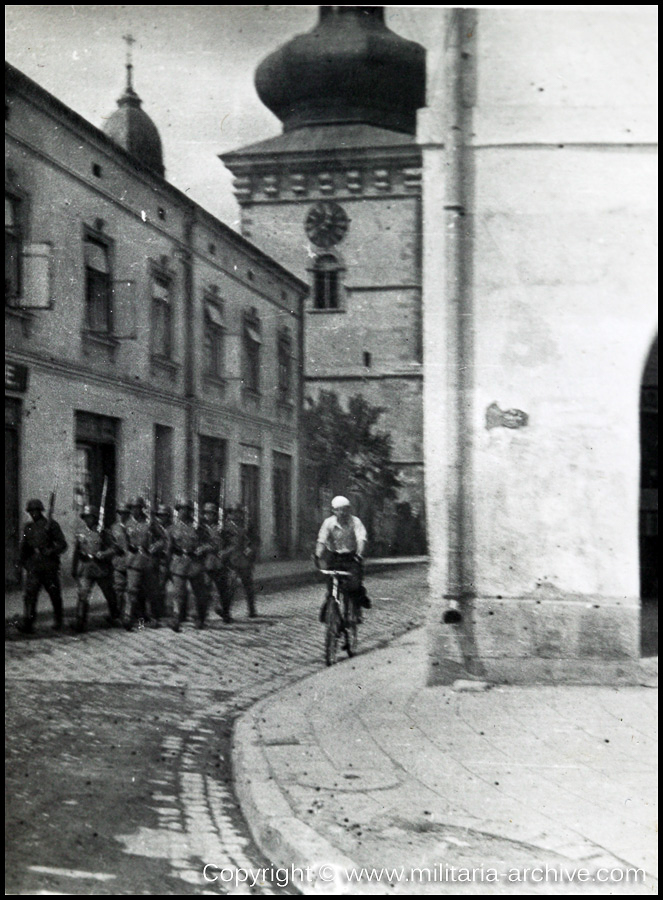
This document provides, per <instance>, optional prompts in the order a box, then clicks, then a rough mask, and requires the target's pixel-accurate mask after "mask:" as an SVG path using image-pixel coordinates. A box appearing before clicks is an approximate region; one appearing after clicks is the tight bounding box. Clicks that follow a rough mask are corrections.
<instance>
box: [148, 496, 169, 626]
mask: <svg viewBox="0 0 663 900" xmlns="http://www.w3.org/2000/svg"><path fill="white" fill-rule="evenodd" d="M164 510H165V508H164V507H159V510H158V512H157V515H158V516H159V517H160V518H161V519H162V520H163V518H164ZM150 540H151V543H150V548H149V553H150V560H151V573H150V576H151V577H150V614H151V618H152V622H153V623H154V624H155V625H158V623H159V620H160V619H161V618H163V617H164V616H165V615H166V613H167V602H166V584H167V582H168V578H169V573H168V526H167V525H166V524H164V522H163V521H159V520H158V519H155V520H154V521H153V522H152V523H151V532H150Z"/></svg>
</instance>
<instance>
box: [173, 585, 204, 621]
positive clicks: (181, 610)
mask: <svg viewBox="0 0 663 900" xmlns="http://www.w3.org/2000/svg"><path fill="white" fill-rule="evenodd" d="M172 578H173V602H174V604H175V609H174V610H173V613H174V616H173V620H174V623H176V624H181V623H182V622H184V621H185V619H186V614H187V607H188V605H189V592H188V589H187V588H188V585H189V584H190V585H191V590H192V591H193V596H194V598H195V601H196V613H197V616H198V623H199V624H200V625H204V623H205V619H206V618H207V599H208V592H207V584H206V583H205V576H204V574H202V572H201V573H200V574H199V575H173V576H172Z"/></svg>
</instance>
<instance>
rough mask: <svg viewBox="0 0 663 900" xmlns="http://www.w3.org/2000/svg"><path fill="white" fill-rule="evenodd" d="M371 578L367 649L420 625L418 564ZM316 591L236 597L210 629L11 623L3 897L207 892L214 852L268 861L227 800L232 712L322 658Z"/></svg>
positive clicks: (217, 861)
mask: <svg viewBox="0 0 663 900" xmlns="http://www.w3.org/2000/svg"><path fill="white" fill-rule="evenodd" d="M367 587H368V590H369V593H370V595H371V597H372V598H373V600H374V608H373V609H372V610H370V611H369V612H368V613H367V615H366V617H365V618H366V622H365V624H364V625H363V626H362V627H361V629H360V647H359V649H360V652H362V651H364V650H369V649H374V648H376V647H379V646H382V645H384V644H385V643H387V642H389V641H390V640H391V639H392V638H393V637H394V636H396V635H399V634H402V633H403V632H405V631H407V630H409V629H410V628H412V627H415V626H416V625H419V624H421V623H422V621H423V616H424V612H425V606H424V605H423V603H424V597H425V569H424V568H423V567H413V568H411V569H401V570H398V571H393V572H391V573H384V574H379V575H378V574H376V575H372V576H371V577H370V578H368V579H367ZM321 596H322V587H321V585H317V586H309V587H302V588H296V589H292V590H288V591H283V592H281V593H276V594H272V595H269V596H267V597H264V598H259V607H258V608H259V612H260V614H261V615H260V618H258V619H255V620H249V619H247V618H246V611H245V607H244V605H243V599H242V598H240V600H239V601H238V603H237V608H236V610H235V614H236V616H237V621H236V623H235V624H233V625H230V626H227V625H224V624H222V622H221V620H220V619H219V618H218V617H216V616H215V615H214V614H212V616H211V618H210V623H209V626H208V628H207V629H206V630H205V631H196V630H194V629H193V627H192V626H191V625H188V624H187V625H186V626H185V627H184V629H183V631H182V632H181V633H180V634H174V633H173V632H172V631H171V630H170V629H169V628H161V629H158V630H151V629H139V630H137V631H135V632H133V633H130V634H127V633H126V632H124V631H123V630H110V629H99V630H92V631H90V632H89V633H88V634H86V635H83V636H74V635H69V634H65V635H63V636H61V637H55V636H51V635H49V634H48V633H43V634H42V633H40V634H39V635H38V636H36V637H34V638H23V637H18V636H17V635H14V634H10V635H9V639H8V640H6V642H5V656H6V729H7V745H6V758H7V764H6V807H7V808H6V819H7V834H8V836H9V837H8V840H7V851H6V867H7V873H8V874H7V878H6V890H7V892H8V893H19V894H39V893H49V894H55V893H68V894H106V893H109V894H110V893H118V894H128V893H132V894H133V893H144V894H151V893H166V894H187V893H191V894H200V893H208V894H213V893H219V892H224V888H223V885H221V884H219V883H218V882H216V883H210V884H207V885H206V884H205V882H204V881H203V879H202V869H203V866H204V864H205V863H210V864H213V865H215V866H217V867H230V868H233V867H238V868H247V869H257V868H259V867H260V866H264V865H268V861H266V860H264V859H262V857H261V854H260V853H259V851H258V850H257V849H256V848H255V846H254V845H253V843H252V841H251V840H250V838H249V836H248V831H247V829H246V827H245V825H244V823H243V820H242V818H241V815H240V814H239V812H238V807H237V804H236V801H235V799H234V795H233V789H232V781H231V772H230V737H231V733H232V723H233V720H234V718H235V717H236V716H237V714H238V713H239V712H240V711H242V710H243V709H246V708H247V707H248V706H250V705H251V704H252V703H253V702H255V701H256V700H258V699H262V698H264V697H267V696H268V695H269V694H270V693H271V692H273V691H275V690H278V689H280V688H283V687H285V686H286V685H288V684H291V683H293V682H295V681H297V680H298V679H301V678H304V677H306V676H307V675H310V674H312V673H314V672H318V671H320V670H321V669H322V668H323V667H324V660H323V630H322V626H321V625H320V624H319V623H318V621H317V615H318V611H319V607H320V600H321ZM43 602H47V601H45V600H43V601H42V603H43ZM341 664H342V665H345V666H351V665H353V663H352V662H350V661H345V662H343V663H341ZM276 891H278V888H277V887H275V886H274V884H270V885H266V886H264V887H262V888H261V887H255V888H253V889H250V888H249V887H246V888H245V890H244V891H242V890H241V888H239V889H238V888H234V889H233V890H232V892H233V893H242V892H245V893H261V894H262V893H274V892H276Z"/></svg>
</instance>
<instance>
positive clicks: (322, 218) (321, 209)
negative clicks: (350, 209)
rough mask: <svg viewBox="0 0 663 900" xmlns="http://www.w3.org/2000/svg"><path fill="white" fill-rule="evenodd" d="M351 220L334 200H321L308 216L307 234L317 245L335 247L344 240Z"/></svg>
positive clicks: (310, 210)
mask: <svg viewBox="0 0 663 900" xmlns="http://www.w3.org/2000/svg"><path fill="white" fill-rule="evenodd" d="M349 223H350V220H349V219H348V216H347V213H346V212H345V210H344V209H343V207H342V206H339V205H338V203H334V201H333V200H319V201H318V202H317V203H316V204H314V205H313V206H312V207H311V208H310V209H309V211H308V214H307V216H306V223H305V226H304V227H305V228H306V234H307V235H308V237H309V238H310V240H311V241H313V243H314V244H315V245H316V246H317V247H325V248H326V247H333V246H334V244H338V242H339V241H341V240H343V238H344V237H345V233H346V231H347V230H348V225H349Z"/></svg>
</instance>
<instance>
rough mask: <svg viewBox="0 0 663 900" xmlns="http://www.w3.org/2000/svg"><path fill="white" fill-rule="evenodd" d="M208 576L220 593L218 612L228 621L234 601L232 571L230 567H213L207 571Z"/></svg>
mask: <svg viewBox="0 0 663 900" xmlns="http://www.w3.org/2000/svg"><path fill="white" fill-rule="evenodd" d="M207 577H208V578H209V580H210V581H211V583H212V584H213V585H214V587H215V588H216V590H217V593H218V595H219V601H220V604H221V605H220V607H218V608H217V612H219V613H220V614H221V618H222V619H223V620H224V621H225V622H228V621H229V620H230V611H231V609H232V602H233V582H232V573H231V571H230V570H229V569H227V568H224V569H213V570H212V571H210V572H208V573H207Z"/></svg>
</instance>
